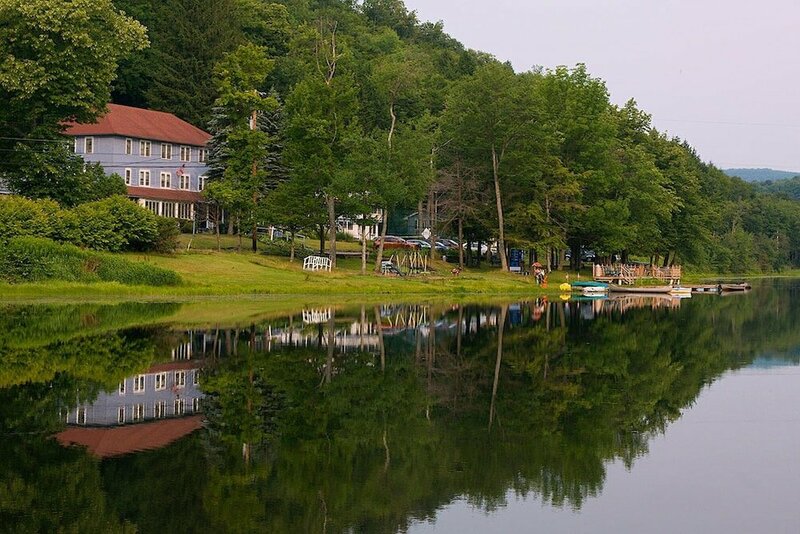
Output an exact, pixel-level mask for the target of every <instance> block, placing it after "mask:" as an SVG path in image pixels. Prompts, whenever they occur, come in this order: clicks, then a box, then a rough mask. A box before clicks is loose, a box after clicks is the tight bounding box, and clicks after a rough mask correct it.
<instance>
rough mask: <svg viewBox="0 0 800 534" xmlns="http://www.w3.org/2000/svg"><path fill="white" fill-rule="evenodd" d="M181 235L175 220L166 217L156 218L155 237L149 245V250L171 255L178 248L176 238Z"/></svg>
mask: <svg viewBox="0 0 800 534" xmlns="http://www.w3.org/2000/svg"><path fill="white" fill-rule="evenodd" d="M180 235H181V228H180V225H179V223H178V221H176V220H175V219H168V218H166V217H157V218H156V236H155V238H154V239H153V241H152V242H151V243H150V248H149V250H152V251H153V252H161V253H164V254H171V253H173V252H175V249H176V248H178V237H179V236H180Z"/></svg>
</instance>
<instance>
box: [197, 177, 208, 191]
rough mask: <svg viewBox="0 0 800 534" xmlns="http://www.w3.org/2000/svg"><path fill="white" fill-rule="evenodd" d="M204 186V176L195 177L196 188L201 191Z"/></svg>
mask: <svg viewBox="0 0 800 534" xmlns="http://www.w3.org/2000/svg"><path fill="white" fill-rule="evenodd" d="M205 188H206V177H205V176H201V177H199V178H198V179H197V190H198V191H202V190H203V189H205Z"/></svg>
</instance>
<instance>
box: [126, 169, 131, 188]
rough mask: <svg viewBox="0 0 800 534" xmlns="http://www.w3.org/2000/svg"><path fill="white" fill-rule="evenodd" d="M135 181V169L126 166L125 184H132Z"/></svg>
mask: <svg viewBox="0 0 800 534" xmlns="http://www.w3.org/2000/svg"><path fill="white" fill-rule="evenodd" d="M131 183H133V169H130V168H126V169H125V185H131Z"/></svg>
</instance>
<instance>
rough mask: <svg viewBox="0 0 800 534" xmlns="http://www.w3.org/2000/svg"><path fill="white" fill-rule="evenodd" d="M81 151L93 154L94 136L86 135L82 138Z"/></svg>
mask: <svg viewBox="0 0 800 534" xmlns="http://www.w3.org/2000/svg"><path fill="white" fill-rule="evenodd" d="M83 153H84V154H94V137H87V138H86V139H84V140H83Z"/></svg>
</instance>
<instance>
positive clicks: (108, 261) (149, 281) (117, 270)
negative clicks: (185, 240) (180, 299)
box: [92, 255, 181, 286]
mask: <svg viewBox="0 0 800 534" xmlns="http://www.w3.org/2000/svg"><path fill="white" fill-rule="evenodd" d="M92 259H95V260H97V262H98V264H97V270H96V272H97V276H99V277H100V280H103V281H104V282H119V283H120V284H125V285H141V286H176V285H179V284H180V283H181V277H180V276H178V274H177V273H176V272H175V271H170V270H168V269H162V268H161V267H156V266H155V265H150V264H147V263H136V262H132V261H129V260H127V259H125V258H121V257H119V256H110V255H102V256H101V255H93V258H92Z"/></svg>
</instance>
